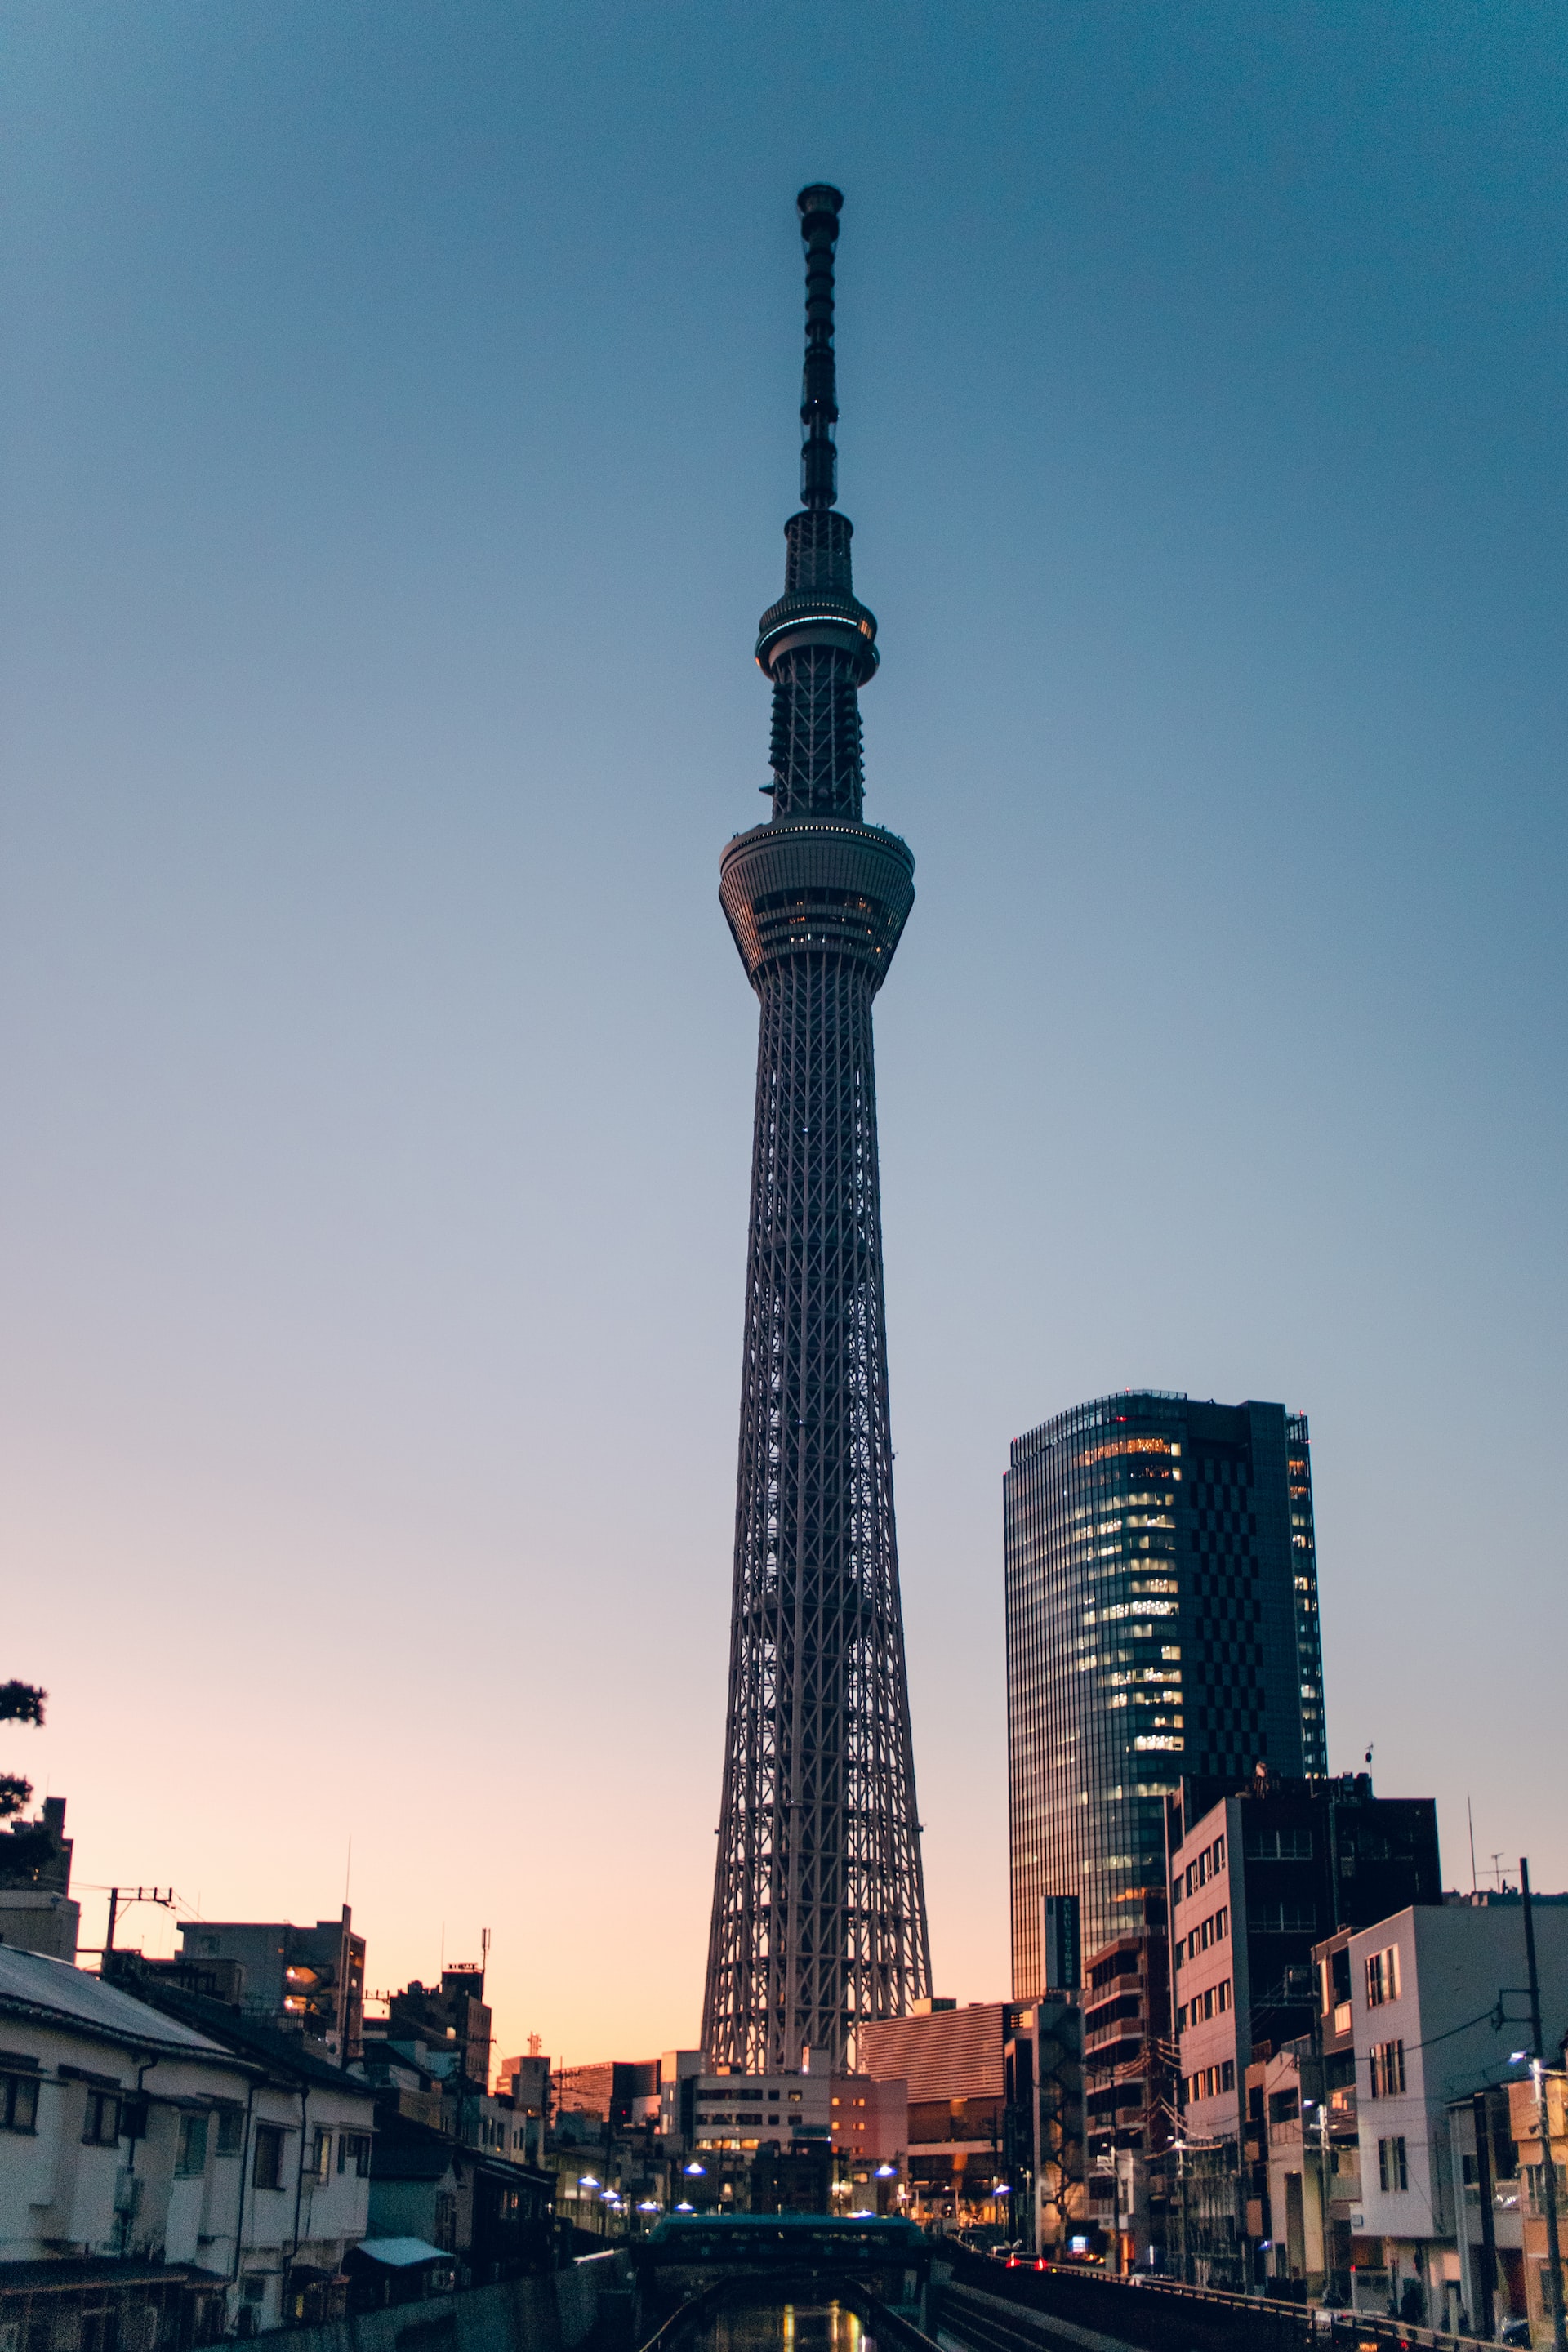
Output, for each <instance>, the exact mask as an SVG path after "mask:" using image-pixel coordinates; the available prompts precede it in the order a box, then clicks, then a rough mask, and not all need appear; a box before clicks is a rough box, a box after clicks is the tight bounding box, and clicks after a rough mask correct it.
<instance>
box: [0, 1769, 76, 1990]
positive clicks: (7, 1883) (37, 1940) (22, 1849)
mask: <svg viewBox="0 0 1568 2352" xmlns="http://www.w3.org/2000/svg"><path fill="white" fill-rule="evenodd" d="M65 1831H66V1801H65V1799H64V1798H63V1797H46V1798H45V1799H44V1802H43V1807H42V1810H41V1811H39V1813H38V1815H37V1819H36V1820H34V1821H30V1822H13V1823H12V1824H11V1825H10V1827H9V1828H7V1829H4V1830H0V1944H9V1945H10V1946H11V1948H12V1949H13V1950H14V1951H23V1952H42V1953H44V1954H46V1955H47V1958H50V1959H55V1960H74V1959H75V1958H76V1948H77V1938H78V1936H79V1932H80V1928H81V1906H80V1904H79V1903H77V1902H74V1901H73V1900H72V1898H71V1891H70V1884H71V1841H70V1839H69V1838H68V1837H67V1835H66V1833H65Z"/></svg>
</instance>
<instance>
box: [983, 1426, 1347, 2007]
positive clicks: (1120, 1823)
mask: <svg viewBox="0 0 1568 2352" xmlns="http://www.w3.org/2000/svg"><path fill="white" fill-rule="evenodd" d="M1003 1493H1004V1521H1005V1563H1006V1610H1007V1751H1008V1813H1009V1833H1010V1841H1011V1860H1012V1913H1013V1991H1014V1995H1015V1998H1016V1999H1017V2000H1029V1999H1032V1998H1033V1997H1034V1995H1035V1994H1037V1993H1038V1992H1039V1991H1041V1990H1044V1988H1045V1985H1046V1982H1047V1970H1046V1965H1045V1959H1044V1956H1043V1952H1042V1928H1043V1917H1042V1909H1041V1906H1042V1904H1043V1902H1044V1901H1045V1899H1046V1898H1047V1896H1051V1895H1077V1896H1078V1897H1079V1903H1080V1906H1081V1921H1080V1931H1081V1939H1082V1948H1083V1950H1084V1951H1085V1952H1090V1951H1096V1950H1099V1949H1100V1948H1101V1947H1102V1946H1105V1945H1107V1944H1109V1943H1110V1942H1111V1941H1112V1940H1113V1938H1114V1937H1116V1936H1117V1934H1118V1933H1119V1930H1120V1926H1121V1916H1122V1914H1121V1904H1122V1901H1123V1898H1125V1897H1128V1896H1134V1895H1140V1894H1142V1892H1144V1891H1145V1890H1146V1889H1149V1888H1158V1887H1159V1886H1160V1885H1161V1883H1162V1881H1163V1875H1164V1801H1165V1799H1166V1797H1167V1796H1168V1795H1169V1794H1170V1793H1171V1791H1172V1790H1173V1789H1174V1787H1175V1785H1176V1782H1177V1780H1179V1778H1180V1777H1181V1775H1182V1774H1183V1773H1184V1772H1197V1773H1204V1774H1210V1775H1217V1776H1219V1777H1221V1778H1222V1779H1225V1780H1228V1781H1229V1782H1230V1784H1231V1785H1233V1786H1234V1785H1237V1784H1238V1783H1239V1782H1240V1781H1242V1780H1245V1779H1246V1778H1247V1776H1248V1775H1249V1774H1250V1773H1251V1771H1252V1769H1253V1768H1254V1766H1255V1765H1256V1764H1258V1762H1259V1761H1262V1762H1265V1763H1267V1764H1268V1766H1269V1768H1270V1769H1271V1770H1274V1771H1278V1772H1283V1773H1287V1774H1290V1775H1300V1774H1302V1773H1313V1774H1317V1773H1321V1772H1324V1771H1326V1770H1327V1769H1328V1750H1327V1746H1326V1740H1325V1734H1324V1727H1323V1690H1322V1663H1321V1648H1320V1643H1319V1632H1318V1574H1317V1555H1316V1548H1315V1538H1314V1533H1313V1526H1312V1478H1311V1456H1310V1449H1309V1445H1308V1434H1307V1423H1306V1419H1305V1416H1303V1415H1297V1414H1291V1413H1287V1412H1286V1411H1285V1409H1284V1407H1283V1406H1281V1405H1278V1404H1259V1403H1247V1404H1241V1405H1219V1404H1213V1403H1208V1404H1205V1403H1199V1402H1193V1401H1189V1400H1188V1399H1187V1398H1186V1397H1184V1396H1179V1395H1173V1394H1166V1393H1164V1392H1163V1391H1153V1390H1134V1391H1127V1392H1126V1393H1124V1394H1122V1395H1120V1396H1110V1397H1100V1398H1099V1399H1097V1400H1095V1401H1094V1402H1091V1403H1089V1404H1084V1405H1079V1406H1076V1407H1075V1408H1074V1409H1073V1410H1072V1411H1071V1412H1063V1413H1058V1415H1057V1416H1056V1417H1055V1419H1054V1420H1051V1421H1047V1422H1045V1423H1042V1424H1041V1426H1040V1427H1039V1428H1037V1429H1034V1430H1031V1431H1030V1432H1029V1433H1027V1435H1026V1436H1023V1437H1019V1438H1017V1439H1016V1440H1015V1441H1014V1444H1013V1449H1012V1459H1011V1464H1010V1466H1009V1468H1008V1470H1007V1473H1006V1475H1005V1479H1004V1482H1003Z"/></svg>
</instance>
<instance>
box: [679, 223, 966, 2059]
mask: <svg viewBox="0 0 1568 2352" xmlns="http://www.w3.org/2000/svg"><path fill="white" fill-rule="evenodd" d="M843 201H844V200H843V198H842V196H841V195H840V194H838V191H837V189H836V188H826V187H812V188H806V189H804V190H803V191H802V193H801V195H800V197H799V200H798V202H799V209H800V219H801V235H802V236H803V238H804V239H805V253H806V278H805V284H806V301H805V316H806V339H805V383H804V389H803V396H802V400H801V410H800V415H801V424H802V427H803V433H804V446H803V448H802V451H801V501H802V509H803V510H802V511H801V512H800V513H799V514H796V515H792V516H791V518H790V520H789V521H788V522H787V523H786V524H785V525H784V541H785V548H786V553H785V564H784V594H783V596H782V597H781V598H780V600H779V602H778V603H777V604H773V605H771V606H770V607H769V609H768V610H767V612H765V613H764V614H763V619H762V634H761V635H760V636H759V637H758V639H757V662H758V665H759V667H761V668H762V670H763V672H764V674H765V675H766V677H768V678H769V679H770V680H771V681H772V684H773V744H772V751H771V753H770V764H771V766H772V769H773V782H772V783H771V784H769V785H767V786H765V787H764V790H766V791H769V792H771V793H772V794H773V814H772V817H771V818H770V820H769V821H768V823H767V824H760V825H758V826H756V827H755V828H754V829H753V830H752V832H750V833H742V834H740V835H737V836H736V838H735V839H734V840H733V841H731V844H730V845H729V847H728V849H727V850H726V851H725V852H724V855H723V858H722V860H721V866H720V885H719V896H720V899H721V903H722V906H723V908H724V912H725V914H726V916H727V917H728V918H729V922H730V928H731V931H732V932H733V933H734V936H735V944H736V946H737V947H738V948H739V949H740V951H741V961H742V963H743V964H744V965H745V967H746V976H747V978H748V979H749V980H750V982H751V983H752V987H753V988H754V989H755V990H756V992H757V996H758V999H759V1001H760V1003H761V1007H762V1023H761V1036H760V1040H759V1044H758V1049H757V1108H756V1124H755V1129H754V1137H753V1143H752V1220H751V1234H750V1241H749V1244H748V1248H747V1256H746V1309H745V1345H744V1353H743V1363H742V1382H741V1450H740V1470H739V1475H738V1478H737V1484H736V1500H735V1576H734V1591H733V1601H732V1611H731V1633H730V1690H729V1710H728V1717H727V1722H726V1729H725V1748H724V1786H723V1796H722V1801H721V1807H720V1825H719V1853H718V1866H717V1869H716V1871H715V1874H714V1882H713V1919H712V1927H711V1931H710V1939H709V1946H708V1980H707V1988H706V1992H705V1996H704V2000H703V2006H702V2045H703V2048H704V2050H705V2051H706V2052H707V2053H708V2063H709V2064H710V2066H719V2067H730V2068H731V2069H734V2070H735V2071H737V2072H744V2073H748V2074H760V2073H763V2072H767V2073H773V2072H778V2071H782V2070H784V2069H785V2068H795V2067H798V2066H799V2065H800V2064H801V2063H802V2053H803V2052H809V2053H810V2063H811V2064H812V2066H813V2069H814V2070H816V2069H817V2068H820V2067H823V2066H832V2067H836V2068H842V2067H843V2066H845V2065H846V2064H847V2063H851V2062H852V2059H853V2053H854V2048H855V2037H856V2033H857V2032H858V2027H859V2026H860V2024H861V2022H862V2021H864V2020H866V2019H868V2018H882V2017H898V2016H901V2015H902V2014H903V2013H904V2012H905V2011H907V2010H908V2008H909V2006H910V2001H911V2000H915V1999H917V1998H918V1997H920V1996H921V1995H922V1994H927V1993H929V1992H930V1990H931V1944H930V1937H929V1933H928V1930H927V1927H926V1907H925V1886H924V1881H923V1878H922V1875H921V1849H920V1823H919V1820H918V1817H917V1814H916V1811H915V1775H914V1756H913V1749H912V1747H911V1743H910V1707H909V1692H908V1686H907V1680H906V1675H905V1671H904V1633H903V1618H902V1612H901V1609H900V1600H899V1559H898V1545H897V1541H896V1538H895V1535H894V1529H893V1468H892V1459H893V1457H892V1447H891V1444H890V1441H889V1422H888V1370H887V1333H886V1321H885V1317H884V1313H883V1301H882V1215H881V1198H880V1191H879V1179H878V1172H877V1097H876V1086H875V1079H874V1075H873V1069H872V1055H871V1000H872V998H873V997H874V996H875V995H876V993H877V991H878V990H879V988H880V986H881V985H882V982H883V981H884V980H885V979H886V978H887V974H888V967H889V964H890V963H891V961H892V960H893V950H894V949H895V948H896V947H897V946H898V943H899V937H900V933H901V931H902V930H903V928H904V923H905V920H906V919H907V917H908V915H909V911H910V907H911V906H912V904H913V903H914V879H913V877H914V860H913V858H912V857H911V856H910V853H909V850H908V849H907V848H906V847H905V845H904V844H903V843H902V842H901V841H900V840H899V839H898V837H897V835H894V834H890V833H886V832H884V831H883V830H882V828H881V827H880V826H879V825H868V824H863V823H862V821H861V814H860V807H861V795H862V771H861V752H860V709H859V700H858V697H859V691H860V688H862V687H863V686H865V685H866V684H868V681H869V680H870V678H871V677H874V676H875V674H876V669H877V658H878V657H877V644H876V639H877V624H876V620H875V618H874V616H873V615H872V614H870V613H869V612H868V610H867V609H866V606H865V605H864V604H859V603H858V602H857V600H856V596H855V592H854V588H853V586H852V584H851V581H850V568H849V541H850V535H851V526H850V524H849V522H848V521H847V520H846V518H845V517H844V516H843V515H841V514H838V513H836V512H835V508H836V505H837V496H838V490H837V452H836V449H835V446H834V428H835V425H837V418H838V409H837V402H836V399H835V379H834V357H833V259H834V250H835V247H836V246H837V238H838V214H839V210H840V207H841V205H842V204H843Z"/></svg>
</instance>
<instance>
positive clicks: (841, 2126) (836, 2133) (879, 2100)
mask: <svg viewBox="0 0 1568 2352" xmlns="http://www.w3.org/2000/svg"><path fill="white" fill-rule="evenodd" d="M909 2092H910V2086H909V2084H907V2083H906V2082H904V2081H903V2080H902V2079H901V2078H900V2077H899V2076H894V2077H893V2078H892V2079H891V2080H889V2081H887V2082H879V2081H878V2080H877V2078H876V2076H875V2075H872V2074H835V2075H834V2076H833V2077H832V2078H831V2084H830V2097H829V2101H828V2112H829V2117H830V2120H831V2123H832V2126H833V2153H834V2155H835V2156H841V2157H845V2158H847V2159H848V2161H849V2163H850V2164H852V2165H854V2164H860V2163H865V2164H871V2165H877V2164H891V2165H896V2166H899V2167H900V2168H901V2167H902V2164H903V2160H904V2157H905V2153H906V2151H907V2150H908V2147H909V2144H910V2096H909Z"/></svg>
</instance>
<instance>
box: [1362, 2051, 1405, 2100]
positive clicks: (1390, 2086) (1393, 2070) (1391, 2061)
mask: <svg viewBox="0 0 1568 2352" xmlns="http://www.w3.org/2000/svg"><path fill="white" fill-rule="evenodd" d="M1368 2056H1369V2060H1370V2063H1371V2066H1372V2095H1373V2098H1374V2099H1391V2098H1393V2097H1394V2094H1395V2093H1396V2092H1398V2091H1403V2089H1404V2088H1405V2044H1404V2042H1373V2045H1372V2049H1371V2051H1370V2052H1369V2053H1368Z"/></svg>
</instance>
